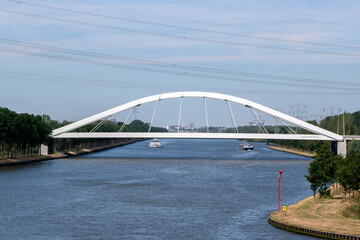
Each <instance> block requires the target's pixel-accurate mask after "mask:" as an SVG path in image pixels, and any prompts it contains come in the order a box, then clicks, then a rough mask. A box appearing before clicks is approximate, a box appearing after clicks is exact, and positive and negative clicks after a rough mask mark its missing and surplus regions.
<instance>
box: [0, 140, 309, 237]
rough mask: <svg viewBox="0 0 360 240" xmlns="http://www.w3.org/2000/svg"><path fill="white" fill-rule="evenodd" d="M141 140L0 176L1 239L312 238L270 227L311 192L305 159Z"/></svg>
mask: <svg viewBox="0 0 360 240" xmlns="http://www.w3.org/2000/svg"><path fill="white" fill-rule="evenodd" d="M161 142H162V143H163V148H156V149H154V148H148V147H147V146H148V141H143V142H138V143H135V144H131V145H127V146H124V147H119V148H114V149H110V150H107V151H103V152H98V153H94V154H90V155H86V156H82V157H81V158H70V159H61V160H55V161H49V162H43V163H37V164H34V165H29V166H22V167H13V168H2V169H0V188H1V194H0V201H1V203H2V204H1V206H0V212H1V217H0V224H1V226H2V228H1V230H0V231H1V233H0V234H1V236H2V238H3V239H275V238H276V239H304V238H307V239H311V238H310V237H306V236H303V235H296V234H293V233H289V232H285V231H282V230H279V229H276V228H274V227H272V226H271V225H269V224H268V223H267V216H268V214H269V213H270V212H272V211H274V210H276V208H277V183H278V181H277V178H278V170H283V171H284V174H283V180H282V182H281V184H282V198H281V201H282V203H283V204H286V205H290V204H292V203H295V202H297V201H299V200H301V199H303V198H305V197H307V196H310V195H311V191H310V190H309V186H308V183H307V182H306V180H305V178H304V174H306V169H307V167H308V165H309V161H310V160H311V159H309V158H305V157H299V156H296V155H293V154H288V153H282V152H277V151H273V150H269V149H267V148H266V145H265V144H264V143H254V147H255V150H254V151H251V152H246V151H242V150H238V149H237V144H238V141H235V140H167V139H165V140H161Z"/></svg>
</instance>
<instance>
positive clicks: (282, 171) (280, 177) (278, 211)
mask: <svg viewBox="0 0 360 240" xmlns="http://www.w3.org/2000/svg"><path fill="white" fill-rule="evenodd" d="M279 173H280V175H279V191H278V212H280V181H281V174H282V173H283V171H282V170H280V171H279Z"/></svg>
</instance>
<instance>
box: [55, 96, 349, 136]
mask: <svg viewBox="0 0 360 240" xmlns="http://www.w3.org/2000/svg"><path fill="white" fill-rule="evenodd" d="M171 98H213V99H218V100H224V101H229V102H233V103H236V104H241V105H243V106H245V107H248V108H251V109H255V110H257V111H260V112H263V113H265V114H267V115H269V116H272V117H274V118H276V119H280V120H282V121H285V122H287V123H290V124H292V125H294V126H298V127H300V128H303V129H306V130H308V131H310V132H312V133H314V134H315V135H301V138H299V136H300V135H298V137H294V136H291V134H277V135H287V138H281V137H280V138H279V137H278V136H275V135H276V134H264V135H266V136H267V137H266V136H260V135H261V134H260V135H259V134H258V135H259V136H258V135H256V134H252V135H251V136H250V137H249V134H247V135H246V136H245V135H244V134H240V133H238V134H229V135H227V136H226V137H221V138H239V139H240V138H248V139H252V138H254V139H308V140H329V141H343V140H344V138H343V136H340V135H338V134H335V133H333V132H330V131H328V130H325V129H322V128H320V127H317V126H314V125H312V124H309V123H307V122H305V121H302V120H300V119H297V118H294V117H292V116H289V115H287V114H284V113H282V112H279V111H276V110H274V109H271V108H269V107H266V106H264V105H261V104H258V103H255V102H253V101H250V100H247V99H244V98H239V97H235V96H231V95H227V94H221V93H214V92H196V91H186V92H170V93H163V94H157V95H153V96H149V97H144V98H140V99H137V100H134V101H131V102H128V103H125V104H122V105H120V106H117V107H114V108H111V109H109V110H106V111H104V112H101V113H98V114H95V115H92V116H90V117H87V118H84V119H81V120H79V121H77V122H74V123H71V124H69V125H66V126H63V127H61V128H58V129H55V130H53V133H52V136H53V137H54V138H65V137H71V134H70V133H69V132H70V131H72V130H74V129H76V128H79V127H82V126H85V125H87V124H90V123H93V122H96V121H98V120H102V119H105V118H107V117H109V116H112V115H114V114H116V113H119V112H122V111H125V110H128V109H131V108H134V107H136V106H139V105H142V104H145V103H150V102H154V101H159V100H165V99H171ZM66 133H67V134H66ZM128 135H129V136H128V137H131V136H135V137H136V136H137V135H136V134H133V135H131V134H128ZM270 135H272V136H270ZM72 136H73V137H75V134H73V135H72ZM86 136H87V137H91V135H89V134H86V133H77V137H86ZM94 136H95V135H94V134H93V135H92V137H94ZM97 136H98V137H101V136H103V137H106V136H107V137H116V136H120V135H119V134H117V135H115V134H102V135H101V134H98V135H97ZM161 136H162V135H159V136H157V135H156V134H155V133H153V134H152V135H149V137H161ZM167 136H170V135H167ZM177 136H178V137H180V138H181V137H182V138H186V136H187V137H189V135H186V134H185V135H184V134H183V135H181V134H179V133H178V135H177ZM201 136H203V135H201V134H199V135H198V137H200V138H207V137H204V136H203V137H201ZM218 136H220V135H218ZM171 137H174V136H171ZM208 138H210V137H208ZM211 138H216V137H214V136H211Z"/></svg>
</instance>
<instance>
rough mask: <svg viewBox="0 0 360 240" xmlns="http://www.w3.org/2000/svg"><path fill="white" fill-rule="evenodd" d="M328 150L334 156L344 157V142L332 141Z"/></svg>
mask: <svg viewBox="0 0 360 240" xmlns="http://www.w3.org/2000/svg"><path fill="white" fill-rule="evenodd" d="M330 148H331V151H333V152H334V153H335V154H338V155H341V156H343V157H346V140H344V141H343V142H337V141H336V142H335V141H333V142H331V145H330Z"/></svg>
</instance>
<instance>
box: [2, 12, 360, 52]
mask: <svg viewBox="0 0 360 240" xmlns="http://www.w3.org/2000/svg"><path fill="white" fill-rule="evenodd" d="M0 11H2V12H7V13H12V14H16V15H23V16H29V17H36V18H42V19H47V20H54V21H60V22H67V23H73V24H79V25H86V26H92V27H97V28H104V29H111V30H117V31H127V32H134V33H139V34H146V35H156V36H163V37H170V38H176V39H181V40H191V41H197V42H207V43H214V44H222V45H231V46H245V47H255V48H263V49H274V50H282V51H293V52H303V53H317V54H326V55H337V56H347V57H360V54H353V53H344V52H333V51H322V50H310V49H298V48H288V47H277V46H268V45H261V44H252V43H242V42H232V41H224V40H211V39H205V38H198V37H191V36H181V35H174V34H168V33H159V32H151V31H145V30H137V29H129V28H122V27H115V26H108V25H102V24H97V23H87V22H82V21H75V20H69V19H63V18H56V17H49V16H43V15H37V14H30V13H23V12H18V11H13V10H6V9H0Z"/></svg>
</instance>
